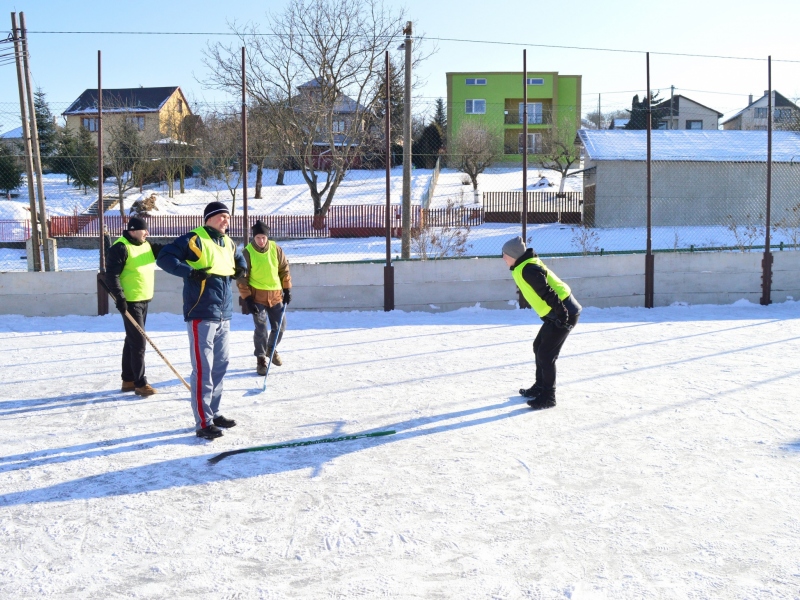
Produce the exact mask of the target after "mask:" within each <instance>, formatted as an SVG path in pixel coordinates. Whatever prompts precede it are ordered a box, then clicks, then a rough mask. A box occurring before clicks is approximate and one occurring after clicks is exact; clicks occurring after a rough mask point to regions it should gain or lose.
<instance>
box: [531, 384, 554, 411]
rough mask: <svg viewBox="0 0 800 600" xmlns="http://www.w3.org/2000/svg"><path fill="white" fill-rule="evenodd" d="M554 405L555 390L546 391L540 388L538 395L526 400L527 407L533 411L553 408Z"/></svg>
mask: <svg viewBox="0 0 800 600" xmlns="http://www.w3.org/2000/svg"><path fill="white" fill-rule="evenodd" d="M555 405H556V388H550V389H549V390H546V389H544V388H542V390H541V391H540V392H539V394H538V395H537V396H535V397H533V398H531V399H530V400H528V406H530V407H531V408H532V409H533V410H540V409H542V408H553V407H554V406H555Z"/></svg>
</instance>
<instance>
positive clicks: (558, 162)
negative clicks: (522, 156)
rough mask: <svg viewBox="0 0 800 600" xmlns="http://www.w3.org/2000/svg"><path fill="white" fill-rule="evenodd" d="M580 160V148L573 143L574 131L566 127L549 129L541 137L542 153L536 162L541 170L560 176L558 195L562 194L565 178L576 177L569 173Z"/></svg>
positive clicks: (574, 173)
mask: <svg viewBox="0 0 800 600" xmlns="http://www.w3.org/2000/svg"><path fill="white" fill-rule="evenodd" d="M580 160H581V148H580V146H579V145H578V144H576V143H575V134H574V131H573V130H572V129H570V128H568V127H561V128H559V129H555V128H554V129H550V130H549V131H547V132H545V133H544V135H543V136H542V153H541V154H538V155H537V157H536V162H537V163H538V165H539V166H540V167H542V168H543V169H553V170H554V171H558V172H559V173H560V174H561V184H560V185H559V186H558V193H559V194H563V193H564V184H565V183H566V181H567V177H571V176H572V175H576V174H577V173H576V172H573V173H570V169H571V168H572V167H573V165H576V164H579V163H580Z"/></svg>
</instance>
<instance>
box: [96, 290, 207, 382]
mask: <svg viewBox="0 0 800 600" xmlns="http://www.w3.org/2000/svg"><path fill="white" fill-rule="evenodd" d="M98 281H99V282H100V285H102V286H103V287H104V288H105V289H106V291H107V292H108V295H109V296H111V299H112V300H113V301H114V304H116V303H117V298H116V297H115V296H114V294H112V293H111V290H110V289H108V286H107V285H106V282H105V281H103V278H102V277H101V278H100V279H98ZM124 314H125V316H126V317H127V318H128V321H130V322H131V323H132V324H133V326H134V327H136V329H137V330H138V331H139V333H141V334H142V336H143V337H144V339H146V340H147V341H148V342H150V345H151V346H152V347H153V350H155V351H156V353H157V354H158V355H159V356H160V357H161V358H162V359H163V360H164V362H165V363H167V366H168V367H169V368H170V369H172V372H173V373H175V375H177V376H178V379H180V380H181V383H183V385H185V386H186V389H187V390H189V391H190V392H191V391H192V388H191V387H189V384H188V383H186V380H185V379H184V378H183V377H181V374H180V373H178V372H177V371H176V370H175V367H173V366H172V363H171V362H169V361H168V360H167V357H166V356H164V355H163V354H161V350H159V349H158V346H156V345H155V344H154V343H153V340H151V339H150V338H149V337H147V334H146V333H145V332H144V329H142V328H141V327H139V324H138V323H137V322H136V319H134V318H133V317H132V316H131V313H129V312H128V311H127V310H126V311H125V313H124Z"/></svg>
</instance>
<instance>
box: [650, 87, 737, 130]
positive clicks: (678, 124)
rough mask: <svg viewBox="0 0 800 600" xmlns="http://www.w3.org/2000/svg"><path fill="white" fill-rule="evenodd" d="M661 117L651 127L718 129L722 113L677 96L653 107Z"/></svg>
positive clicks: (679, 95)
mask: <svg viewBox="0 0 800 600" xmlns="http://www.w3.org/2000/svg"><path fill="white" fill-rule="evenodd" d="M653 110H654V111H656V110H657V111H659V113H661V115H662V117H661V119H660V120H659V122H658V123H657V124H655V123H654V124H653V127H656V128H658V129H703V130H707V129H719V120H720V119H721V118H722V113H721V112H719V111H717V110H714V109H713V108H709V107H707V106H705V105H703V104H700V103H699V102H696V101H694V100H692V99H691V98H687V97H686V96H683V95H681V94H677V95H675V96H672V97H671V98H668V99H666V100H664V101H663V102H659V103H658V104H654V105H653Z"/></svg>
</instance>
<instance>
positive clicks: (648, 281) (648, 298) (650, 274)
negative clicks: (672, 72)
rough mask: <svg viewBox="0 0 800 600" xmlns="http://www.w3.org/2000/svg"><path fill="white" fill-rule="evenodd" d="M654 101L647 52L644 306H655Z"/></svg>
mask: <svg viewBox="0 0 800 600" xmlns="http://www.w3.org/2000/svg"><path fill="white" fill-rule="evenodd" d="M652 133H653V103H652V101H651V95H650V53H649V52H648V53H647V252H646V253H645V258H644V306H645V308H653V306H654V299H653V296H654V289H653V288H654V287H655V286H654V283H655V282H654V279H655V260H654V258H653V238H652V225H653V223H652V216H653V193H652V192H653V190H652V183H653V180H652V166H653V147H652V139H651V138H652Z"/></svg>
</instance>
